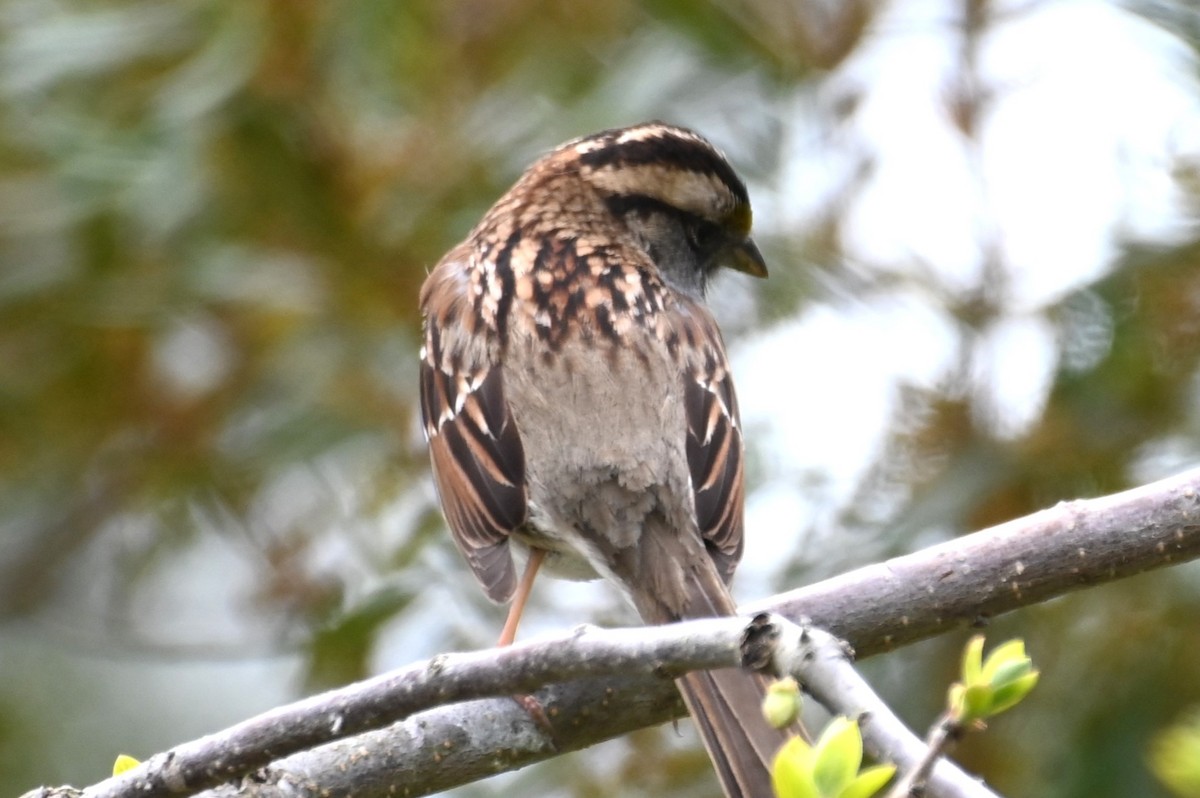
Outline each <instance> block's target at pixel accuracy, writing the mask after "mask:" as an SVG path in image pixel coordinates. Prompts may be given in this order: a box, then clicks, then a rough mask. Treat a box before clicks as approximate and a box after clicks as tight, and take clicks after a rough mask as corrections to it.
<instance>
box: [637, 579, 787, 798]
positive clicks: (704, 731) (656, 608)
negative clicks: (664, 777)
mask: <svg viewBox="0 0 1200 798" xmlns="http://www.w3.org/2000/svg"><path fill="white" fill-rule="evenodd" d="M685 571H686V572H688V573H687V575H686V576H685V577H684V579H683V580H682V581H683V582H684V584H683V585H682V588H683V591H682V592H683V596H682V597H681V598H683V601H682V606H680V605H679V604H677V603H676V602H674V601H671V602H670V603H671V604H674V605H675V606H668V605H667V603H666V602H664V601H663V599H664V593H665V592H666V591H663V592H658V593H654V592H653V591H647V590H638V591H634V603H635V604H636V605H638V611H639V612H640V613H641V615H642V617H643V619H644V620H646V621H647V622H648V623H669V622H671V621H676V620H681V619H684V618H710V617H721V616H732V615H736V614H737V607H736V605H735V604H734V602H733V598H732V597H731V596H730V594H729V589H728V588H727V587H726V586H725V582H724V581H723V580H722V579H721V577H720V576H719V575H718V574H717V570H716V568H715V567H713V566H712V564H711V562H709V561H707V559H705V561H704V563H703V565H702V566H701V567H698V568H689V569H685ZM675 684H676V685H677V686H678V687H679V691H680V693H682V694H683V700H684V703H685V704H687V708H688V712H689V713H690V714H691V716H692V718H693V719H694V720H695V723H696V727H697V729H698V730H699V732H700V737H701V738H702V739H703V741H704V747H705V748H706V749H707V751H708V756H709V759H711V760H712V763H713V767H714V768H715V769H716V772H717V776H718V778H720V780H721V787H722V789H723V790H724V792H725V795H726V796H729V797H730V798H770V796H771V795H772V789H771V763H772V761H773V760H774V757H775V754H776V752H777V751H778V750H779V748H780V746H782V745H783V743H784V741H785V740H786V739H787V737H786V734H785V733H784V732H783V731H781V730H779V729H776V728H774V727H772V726H771V725H770V724H769V723H767V721H766V718H764V717H763V714H762V701H763V698H764V697H765V695H766V688H767V680H766V678H765V677H763V676H761V675H759V674H757V673H753V672H751V671H749V670H745V669H742V668H723V669H721V670H714V671H694V672H692V673H689V674H687V675H686V676H683V677H682V678H680V679H677V680H676V681H675Z"/></svg>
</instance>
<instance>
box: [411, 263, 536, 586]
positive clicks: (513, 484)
mask: <svg viewBox="0 0 1200 798" xmlns="http://www.w3.org/2000/svg"><path fill="white" fill-rule="evenodd" d="M463 268H464V267H463V266H462V264H461V263H456V262H443V263H442V264H440V265H439V266H438V268H437V269H435V270H434V272H433V273H432V274H431V275H430V276H429V278H428V280H426V283H425V286H424V288H423V289H422V291H421V309H422V312H423V313H424V315H425V346H424V347H423V349H422V352H421V415H422V418H423V420H424V422H425V434H426V437H427V438H428V439H429V453H430V458H431V459H432V461H433V476H434V481H435V483H436V484H437V489H438V496H439V497H440V498H441V502H442V511H443V512H444V513H445V515H446V521H447V523H448V524H449V525H450V531H451V533H452V534H453V537H454V542H455V544H456V545H457V546H458V549H459V551H461V552H462V554H463V557H465V558H466V560H467V563H468V564H469V565H470V566H471V570H472V571H473V572H474V573H475V578H476V579H478V580H479V583H480V584H481V585H482V586H483V589H484V590H485V591H486V592H487V594H488V596H489V597H490V598H491V599H492V600H494V601H507V600H508V599H509V598H511V597H512V594H513V590H514V588H515V587H516V572H515V568H514V566H513V561H512V554H511V553H510V552H509V548H508V536H509V535H510V534H511V533H512V532H513V530H515V529H517V528H518V527H519V526H521V524H523V523H524V522H525V516H526V512H527V503H526V494H525V453H524V450H523V448H522V446H521V438H520V435H519V433H518V432H517V427H516V424H515V423H513V418H512V414H511V413H510V412H509V409H508V403H507V402H506V401H505V398H504V378H503V374H502V372H501V369H500V365H499V363H498V362H496V358H495V353H496V351H498V347H497V345H495V343H494V341H492V340H491V339H492V338H494V337H495V333H494V331H491V330H487V329H485V328H483V327H482V326H473V325H471V324H470V322H469V321H468V319H470V318H471V317H470V315H469V309H470V300H469V298H468V292H467V290H466V288H467V287H468V286H469V281H468V280H467V279H466V278H465V277H464V276H463V274H462V271H463Z"/></svg>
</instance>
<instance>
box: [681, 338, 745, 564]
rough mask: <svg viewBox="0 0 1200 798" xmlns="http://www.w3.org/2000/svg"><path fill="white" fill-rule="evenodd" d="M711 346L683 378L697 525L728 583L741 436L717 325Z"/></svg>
mask: <svg viewBox="0 0 1200 798" xmlns="http://www.w3.org/2000/svg"><path fill="white" fill-rule="evenodd" d="M708 332H709V333H710V335H711V336H715V337H709V338H708V340H709V341H711V342H715V346H714V347H713V348H712V349H710V350H709V351H708V352H706V353H705V356H704V358H703V360H698V361H697V362H696V363H695V364H694V367H693V371H692V373H690V374H689V375H688V376H687V378H686V379H685V384H684V393H683V400H684V411H685V413H686V415H687V426H688V436H687V457H688V467H689V469H690V471H691V476H692V490H693V491H694V494H695V500H696V522H697V524H698V526H699V528H700V534H701V536H702V537H703V538H704V540H705V542H706V543H707V545H708V551H709V554H710V555H711V556H712V558H713V562H714V563H715V564H716V566H717V570H718V571H719V572H720V573H721V575H722V576H723V577H724V578H725V581H726V582H728V581H729V580H730V579H732V578H733V571H734V569H735V568H737V564H738V561H739V560H741V558H742V546H743V539H742V506H743V504H744V502H745V489H744V487H743V484H742V481H743V477H742V454H743V452H742V432H741V429H740V427H739V422H738V408H737V397H736V395H735V394H734V390H733V380H732V378H731V377H730V374H729V369H728V367H727V365H726V363H725V353H724V351H722V350H721V349H719V348H717V347H720V346H722V344H721V339H720V335H719V333H717V332H716V325H715V324H712V325H711V326H710V330H709V331H708Z"/></svg>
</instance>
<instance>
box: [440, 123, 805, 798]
mask: <svg viewBox="0 0 1200 798" xmlns="http://www.w3.org/2000/svg"><path fill="white" fill-rule="evenodd" d="M750 227H751V210H750V201H749V195H748V193H747V191H746V186H745V184H744V183H743V182H742V180H741V179H740V178H739V177H738V175H737V174H736V172H735V171H734V169H733V167H732V166H731V165H730V163H729V161H728V160H727V159H726V158H725V156H724V155H722V154H721V152H720V151H719V150H717V149H716V148H715V147H714V146H713V145H712V144H710V143H709V142H708V141H707V140H706V139H704V138H703V137H701V136H700V135H698V134H697V133H695V132H692V131H690V130H687V129H684V128H681V127H675V126H672V125H668V124H664V123H661V122H649V123H645V124H640V125H635V126H633V127H628V128H622V129H615V130H605V131H602V132H599V133H595V134H593V135H590V136H586V137H583V138H579V139H575V140H573V141H569V142H567V143H566V144H563V145H561V146H560V147H558V148H557V149H555V150H553V151H552V152H550V153H549V154H547V155H545V156H543V157H542V158H540V159H539V160H538V161H536V162H535V163H534V164H533V165H532V166H530V167H529V168H528V169H527V170H526V171H525V173H524V174H523V175H522V176H521V177H520V179H518V180H517V182H516V184H515V185H513V187H512V188H511V189H509V191H508V192H507V193H505V194H504V195H503V196H502V197H501V198H500V199H499V200H498V201H497V202H496V203H495V205H493V206H492V207H491V209H490V210H488V211H487V213H486V214H484V216H483V219H482V220H481V221H480V222H479V223H478V225H476V226H475V228H474V229H473V230H472V231H471V232H470V234H469V235H468V236H467V237H466V239H465V240H464V241H463V242H462V243H460V244H459V245H457V246H456V247H454V248H453V249H451V250H450V251H449V252H448V253H447V254H446V255H445V256H444V257H443V258H442V259H441V261H440V262H439V263H438V264H437V266H436V267H435V268H434V269H433V271H432V272H431V273H430V274H429V276H428V278H427V279H426V280H425V283H424V285H423V287H422V289H421V296H420V303H421V313H422V317H423V319H424V328H423V346H422V348H421V354H420V358H421V364H420V388H421V412H422V417H423V420H424V428H425V433H426V436H427V438H428V441H429V449H430V456H431V460H432V465H433V475H434V481H435V483H436V486H437V490H438V495H439V498H440V501H441V506H442V510H443V512H444V514H445V517H446V520H447V523H448V525H449V528H450V531H451V533H452V535H453V538H454V542H455V544H456V545H457V547H458V549H459V551H460V552H461V553H462V555H463V557H464V558H465V559H466V562H467V564H468V565H469V566H470V569H471V571H472V573H473V574H474V576H475V578H476V580H478V582H479V584H480V585H481V586H482V588H483V590H484V591H485V592H486V593H487V595H488V596H489V597H490V598H491V599H493V600H495V601H497V602H507V601H510V600H511V601H512V602H513V610H512V611H511V612H510V616H509V622H508V623H507V624H506V626H505V632H504V634H503V635H502V638H501V643H507V642H511V639H512V636H513V635H514V634H515V628H516V621H517V619H518V618H519V616H520V611H521V607H522V606H523V605H524V601H525V598H526V596H527V595H528V592H529V589H530V587H531V585H532V582H533V578H534V575H535V574H536V573H537V572H538V570H539V568H541V570H545V571H547V572H550V573H552V574H555V575H559V576H563V577H566V578H572V579H593V578H597V577H600V578H605V579H607V580H608V581H610V582H611V583H613V584H615V585H616V586H618V587H619V588H620V589H621V590H622V592H623V593H624V594H625V595H626V596H627V598H628V599H629V600H630V601H631V603H632V604H633V606H634V607H635V608H636V610H637V612H638V613H639V614H640V616H641V617H642V619H643V621H645V622H646V623H650V624H660V623H669V622H673V621H678V620H682V619H688V618H702V617H714V616H730V615H735V614H736V613H737V608H736V605H735V604H734V602H733V599H732V598H731V596H730V593H729V588H728V584H729V581H730V579H731V578H732V577H733V573H734V569H735V568H736V567H737V564H738V561H739V560H740V558H741V555H742V550H743V545H744V541H743V502H744V491H745V489H744V484H743V483H744V479H743V460H744V454H743V442H742V432H741V429H740V427H739V421H738V406H737V398H736V396H735V393H734V387H733V378H732V376H731V374H730V370H729V360H728V357H727V355H726V352H725V345H724V342H723V340H722V338H721V333H720V330H719V329H718V327H717V324H716V321H715V320H714V318H713V316H712V313H711V312H710V311H709V309H708V308H707V306H706V305H705V302H704V297H705V291H706V289H707V287H708V285H709V283H710V281H711V279H712V277H713V275H714V274H715V273H716V271H717V270H718V269H719V268H721V267H725V268H728V269H732V270H735V271H740V272H744V273H746V274H749V275H752V276H755V277H765V276H766V274H767V270H766V265H765V263H764V260H763V257H762V255H761V253H760V252H759V250H758V248H757V247H756V245H755V244H754V242H753V240H752V239H751V238H750ZM514 551H515V552H517V553H519V554H523V555H524V556H525V558H526V566H525V570H524V573H523V575H522V576H521V579H520V584H519V585H518V574H517V566H516V562H515V560H514ZM677 684H678V687H679V689H680V692H681V693H682V695H683V698H684V702H685V704H686V705H687V707H688V710H689V712H690V714H691V715H692V717H693V718H694V720H695V722H696V724H697V726H698V728H699V731H700V734H701V737H702V739H703V740H704V744H705V747H706V749H707V751H708V753H709V756H710V758H711V759H712V761H713V763H714V766H715V769H716V772H717V775H718V777H719V779H720V781H721V784H722V787H723V789H724V791H725V794H726V795H729V796H760V795H762V796H767V795H770V794H771V787H770V775H769V763H770V761H771V758H772V757H773V755H774V753H775V751H776V750H777V749H778V747H779V745H780V744H781V743H782V742H783V739H784V737H783V734H782V732H779V731H778V730H776V729H773V728H771V727H770V726H769V725H768V724H767V722H766V721H765V720H764V719H763V717H762V715H761V710H760V703H761V699H762V696H763V693H764V683H763V679H762V677H760V676H758V675H756V674H752V673H750V672H748V671H743V670H740V669H724V670H719V671H707V672H695V673H691V674H688V675H686V676H684V677H682V678H680V679H678V680H677Z"/></svg>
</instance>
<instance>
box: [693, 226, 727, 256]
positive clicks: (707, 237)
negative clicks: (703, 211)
mask: <svg viewBox="0 0 1200 798" xmlns="http://www.w3.org/2000/svg"><path fill="white" fill-rule="evenodd" d="M685 230H686V233H685V234H686V235H687V240H688V245H689V246H691V248H692V251H694V252H696V253H697V254H700V255H706V254H710V253H712V252H714V251H716V250H717V249H718V248H719V247H720V245H721V241H722V240H723V238H724V236H723V235H722V233H721V228H719V227H717V226H716V225H715V224H710V223H708V222H700V221H696V222H693V223H692V224H689V225H687V227H686V228H685Z"/></svg>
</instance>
